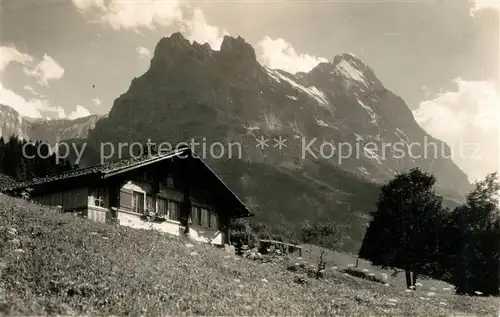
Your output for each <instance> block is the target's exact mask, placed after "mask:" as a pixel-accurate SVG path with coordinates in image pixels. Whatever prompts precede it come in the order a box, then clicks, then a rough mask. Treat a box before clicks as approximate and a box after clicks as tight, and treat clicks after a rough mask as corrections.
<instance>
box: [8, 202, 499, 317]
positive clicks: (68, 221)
mask: <svg viewBox="0 0 500 317" xmlns="http://www.w3.org/2000/svg"><path fill="white" fill-rule="evenodd" d="M318 252H319V249H318V248H316V247H313V246H306V247H305V250H304V254H303V257H302V258H289V257H281V258H265V259H266V260H265V261H264V260H263V259H260V260H251V259H246V258H241V257H238V256H235V255H230V254H228V253H226V252H225V251H224V250H222V249H219V248H216V247H213V246H210V245H204V244H196V243H194V242H190V241H187V240H185V239H183V238H180V237H172V236H168V235H163V234H160V233H157V232H154V231H148V230H135V229H131V228H126V227H120V226H114V225H109V224H103V223H96V222H93V221H90V220H87V219H82V218H77V217H76V216H73V215H69V214H60V213H58V212H57V211H56V210H53V209H50V208H47V207H42V206H40V205H36V204H32V203H28V202H26V201H24V200H21V199H13V198H10V197H7V196H4V195H0V315H5V316H33V315H37V316H40V315H80V316H81V315H88V316H98V315H106V316H109V315H115V316H118V315H119V316H139V315H142V316H160V315H161V316H173V315H175V316H187V315H189V316H193V315H197V316H228V315H238V316H270V315H274V316H276V315H280V316H284V315H286V316H333V315H335V316H403V315H404V316H459V315H460V316H464V315H466V316H495V317H496V316H498V315H499V300H498V299H496V298H483V297H468V296H456V295H453V292H452V290H448V291H443V288H447V287H446V286H448V285H439V284H432V286H431V284H429V283H430V282H429V283H427V284H428V285H426V282H427V281H426V280H424V281H422V284H424V285H423V286H422V289H418V290H417V291H411V292H407V291H405V289H404V287H403V286H404V282H402V281H400V280H398V279H399V278H402V277H396V278H389V280H388V281H387V283H388V285H385V284H383V283H376V282H372V281H368V280H366V279H363V278H358V277H353V276H351V275H349V274H345V273H343V272H342V269H345V268H346V267H347V266H348V265H349V264H353V263H354V262H353V258H352V257H350V256H348V255H342V254H336V253H330V254H327V255H326V261H327V266H326V271H325V276H324V277H323V278H322V279H315V278H312V277H308V275H307V274H305V273H304V272H303V271H301V270H296V271H291V270H289V269H287V268H289V267H290V266H291V265H292V266H293V265H300V266H301V267H302V268H311V269H312V268H313V266H315V264H316V261H317V253H318ZM358 269H359V270H363V269H364V270H366V271H367V272H366V273H367V274H370V272H373V274H375V275H380V273H381V272H382V271H380V270H377V268H373V267H370V266H369V263H365V262H362V261H360V266H359V268H358ZM389 273H391V272H389ZM400 276H401V274H400ZM432 283H439V282H437V281H434V282H432ZM431 287H434V288H436V291H434V292H433V291H431V289H430V288H431ZM438 287H439V288H440V289H441V290H440V291H438ZM448 287H449V286H448Z"/></svg>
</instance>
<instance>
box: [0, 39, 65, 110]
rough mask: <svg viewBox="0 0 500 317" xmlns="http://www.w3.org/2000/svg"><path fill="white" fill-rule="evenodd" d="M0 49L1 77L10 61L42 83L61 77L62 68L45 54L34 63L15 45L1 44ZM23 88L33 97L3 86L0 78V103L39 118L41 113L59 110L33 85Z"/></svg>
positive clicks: (30, 57) (31, 58)
mask: <svg viewBox="0 0 500 317" xmlns="http://www.w3.org/2000/svg"><path fill="white" fill-rule="evenodd" d="M0 50H1V53H2V58H1V64H0V67H1V68H0V75H1V77H4V76H6V69H7V66H8V65H9V64H10V63H20V64H22V65H24V72H25V74H28V75H33V76H37V77H39V78H40V80H41V81H42V82H43V83H47V81H48V80H49V79H56V78H61V76H62V73H64V70H63V69H62V68H61V67H60V66H59V65H58V64H57V63H56V62H55V61H54V60H53V59H52V58H51V57H50V56H48V55H45V56H44V59H43V60H42V61H40V62H39V63H38V64H36V63H34V60H35V59H34V58H33V57H32V56H30V55H29V54H27V53H23V52H20V51H19V50H17V49H16V48H15V47H12V46H10V47H8V46H2V47H0ZM1 77H0V79H1ZM23 88H24V90H25V91H28V92H30V93H31V95H33V96H34V97H33V98H27V97H23V96H22V95H20V94H19V93H17V92H15V91H13V90H10V89H8V88H6V87H4V85H3V83H2V81H1V80H0V103H1V104H4V105H7V106H10V107H12V108H13V109H15V110H16V111H17V112H19V114H20V115H21V116H25V117H31V118H41V117H42V114H43V113H54V112H55V113H58V112H60V110H59V108H58V107H54V106H52V105H51V103H50V101H49V100H48V99H46V98H45V96H43V95H42V94H40V93H38V92H37V91H36V90H35V89H34V88H33V87H31V86H28V85H25V86H24V87H23Z"/></svg>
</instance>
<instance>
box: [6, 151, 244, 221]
mask: <svg viewBox="0 0 500 317" xmlns="http://www.w3.org/2000/svg"><path fill="white" fill-rule="evenodd" d="M188 153H192V151H191V149H190V148H182V149H178V150H176V151H172V152H168V153H159V154H146V155H143V156H141V157H132V158H128V159H121V160H116V161H110V162H105V163H102V164H98V165H93V166H89V167H84V168H78V169H74V170H71V171H67V172H64V173H61V174H57V175H52V176H48V177H42V178H35V179H33V180H31V181H28V182H16V183H11V184H10V185H7V186H4V188H3V190H2V189H1V188H0V190H2V191H4V192H13V191H16V190H22V189H25V188H30V187H33V186H39V185H42V184H48V183H52V182H55V181H59V180H65V179H72V178H78V177H82V176H90V175H97V176H100V177H101V178H108V177H111V176H114V175H116V174H120V173H122V172H126V171H130V170H133V169H136V168H139V167H143V166H146V165H149V164H152V163H155V162H159V161H162V160H165V159H168V158H172V157H179V156H181V155H186V154H188ZM195 158H196V160H199V161H200V162H201V163H202V164H203V165H204V167H205V168H207V170H208V171H209V172H210V173H211V174H213V176H214V177H215V178H216V179H217V180H218V181H219V182H220V183H221V184H222V185H223V186H224V187H225V189H226V190H227V191H228V192H229V193H230V195H232V196H233V197H234V198H235V199H236V201H237V202H238V204H240V206H241V207H242V209H243V210H244V212H243V214H242V216H243V217H249V216H251V215H252V213H251V212H250V210H248V208H247V207H246V206H245V204H244V203H243V202H242V201H241V200H240V199H239V198H238V196H236V194H234V193H233V192H232V191H231V190H230V189H229V187H227V185H226V184H225V183H224V182H223V181H222V179H220V177H219V176H218V175H217V174H216V173H215V172H214V171H213V170H212V169H211V168H210V167H209V166H208V165H207V164H206V163H205V162H204V161H203V160H201V159H200V158H197V157H195Z"/></svg>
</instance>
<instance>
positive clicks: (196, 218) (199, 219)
mask: <svg viewBox="0 0 500 317" xmlns="http://www.w3.org/2000/svg"><path fill="white" fill-rule="evenodd" d="M191 224H193V225H195V226H202V227H205V228H210V229H218V228H219V220H218V218H217V213H216V212H215V211H213V210H210V209H208V208H204V207H199V206H192V207H191Z"/></svg>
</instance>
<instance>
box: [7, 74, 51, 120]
mask: <svg viewBox="0 0 500 317" xmlns="http://www.w3.org/2000/svg"><path fill="white" fill-rule="evenodd" d="M0 104H4V105H7V106H9V107H12V108H14V110H16V111H17V112H19V114H20V115H21V116H24V117H32V118H40V117H41V116H42V114H41V112H40V111H41V110H43V109H47V108H49V105H48V102H47V101H46V100H42V99H37V98H32V99H25V98H24V97H22V96H20V95H18V94H17V93H15V92H13V91H12V90H9V89H6V88H5V87H4V86H3V85H2V83H1V82H0Z"/></svg>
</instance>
